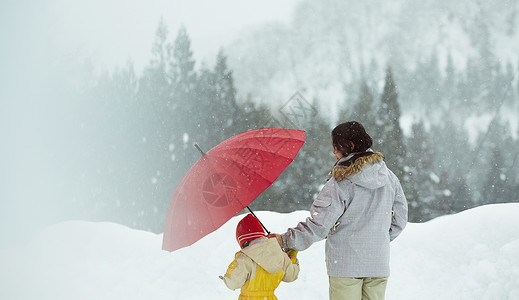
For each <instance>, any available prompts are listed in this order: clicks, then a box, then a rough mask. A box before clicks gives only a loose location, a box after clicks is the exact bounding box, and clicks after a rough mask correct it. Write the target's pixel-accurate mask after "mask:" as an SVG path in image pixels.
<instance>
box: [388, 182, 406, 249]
mask: <svg viewBox="0 0 519 300" xmlns="http://www.w3.org/2000/svg"><path fill="white" fill-rule="evenodd" d="M395 181H396V183H395V185H396V189H395V190H396V191H395V201H394V202H393V218H392V219H391V227H390V228H389V240H390V241H393V240H394V239H395V238H396V237H397V236H398V235H400V233H401V232H402V231H403V230H404V228H405V226H406V225H407V210H408V207H407V199H406V198H405V195H404V191H403V189H402V185H401V184H400V182H399V180H398V178H396V176H395Z"/></svg>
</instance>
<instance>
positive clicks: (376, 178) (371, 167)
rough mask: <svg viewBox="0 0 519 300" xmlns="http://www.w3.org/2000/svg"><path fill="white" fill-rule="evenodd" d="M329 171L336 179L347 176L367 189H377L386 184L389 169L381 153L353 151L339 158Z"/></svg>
mask: <svg viewBox="0 0 519 300" xmlns="http://www.w3.org/2000/svg"><path fill="white" fill-rule="evenodd" d="M355 156H359V157H355ZM330 173H331V175H332V176H333V177H334V178H335V179H336V180H337V181H341V180H343V179H346V178H347V179H348V180H350V181H352V182H353V183H355V184H358V185H360V186H363V187H366V188H368V189H377V188H379V187H382V186H384V185H386V184H387V182H388V173H389V170H388V168H387V167H386V164H385V163H384V156H383V155H382V153H380V152H366V153H363V155H359V153H353V154H350V155H348V156H346V157H343V158H341V159H340V160H339V161H337V163H336V164H335V166H334V167H333V169H332V171H331V172H330Z"/></svg>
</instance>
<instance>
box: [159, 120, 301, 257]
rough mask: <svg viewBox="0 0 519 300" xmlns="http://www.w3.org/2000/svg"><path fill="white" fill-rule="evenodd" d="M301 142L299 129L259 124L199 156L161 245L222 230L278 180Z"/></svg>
mask: <svg viewBox="0 0 519 300" xmlns="http://www.w3.org/2000/svg"><path fill="white" fill-rule="evenodd" d="M304 140H305V132H304V131H302V130H294V129H282V128H262V129H256V130H250V131H247V132H244V133H241V134H238V135H236V136H233V137H231V138H229V139H227V140H225V141H223V142H222V143H220V144H219V145H217V146H216V147H214V148H213V149H211V150H210V151H209V152H207V153H205V154H204V155H202V157H201V158H200V159H199V160H198V161H197V162H196V163H195V164H194V165H193V166H192V167H191V169H189V171H188V172H187V174H186V175H185V176H184V178H183V179H182V181H180V183H179V184H178V186H177V188H176V189H175V191H174V193H173V197H172V199H171V202H170V204H169V209H168V213H167V216H166V222H165V226H164V236H163V240H162V249H163V250H167V251H175V250H177V249H180V248H183V247H186V246H190V245H192V244H193V243H195V242H196V241H198V240H200V239H201V238H202V237H204V236H206V235H207V234H209V233H211V232H213V231H215V230H216V229H218V228H220V226H222V225H223V224H225V222H227V221H228V220H229V219H230V218H232V217H233V216H235V215H236V214H237V213H238V212H240V211H241V210H242V209H244V208H245V207H247V205H249V204H250V203H251V202H252V201H253V200H254V199H256V197H257V196H258V195H259V194H261V193H262V192H263V191H264V190H265V189H266V188H267V187H269V186H270V185H271V184H272V183H273V182H274V181H275V180H276V179H277V178H278V176H279V175H280V174H281V172H283V170H284V169H285V168H286V167H287V166H288V165H289V164H290V163H291V162H292V161H293V160H294V157H295V156H296V154H297V152H298V151H299V149H301V147H302V146H303V144H304Z"/></svg>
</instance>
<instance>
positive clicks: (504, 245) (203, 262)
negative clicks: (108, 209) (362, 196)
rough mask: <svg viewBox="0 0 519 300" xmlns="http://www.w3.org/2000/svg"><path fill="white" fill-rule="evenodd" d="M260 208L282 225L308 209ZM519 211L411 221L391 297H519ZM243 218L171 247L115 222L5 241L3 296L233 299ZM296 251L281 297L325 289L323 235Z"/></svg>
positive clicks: (401, 241)
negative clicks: (229, 284) (232, 274)
mask: <svg viewBox="0 0 519 300" xmlns="http://www.w3.org/2000/svg"><path fill="white" fill-rule="evenodd" d="M257 214H258V216H259V217H260V218H261V220H262V221H263V222H264V223H265V224H266V226H267V228H269V230H271V231H273V232H282V231H284V230H285V229H286V228H287V227H290V226H294V225H295V224H296V223H297V222H298V221H300V220H303V219H305V218H306V217H307V215H308V212H306V211H297V212H293V213H290V214H279V213H273V212H258V213H257ZM518 217H519V204H517V203H514V204H500V205H489V206H482V207H478V208H475V209H472V210H468V211H465V212H462V213H459V214H456V215H451V216H444V217H441V218H437V219H435V220H432V221H430V222H427V223H423V224H409V225H408V227H407V228H406V230H405V231H404V232H403V233H402V235H401V236H400V237H399V238H398V239H397V240H395V241H394V242H393V243H392V246H391V251H392V253H391V255H392V261H391V267H392V276H391V277H390V280H389V284H388V290H387V299H389V300H391V299H399V300H400V299H519V230H518V229H517V228H519V218H518ZM240 218H241V216H238V217H235V218H233V219H232V220H230V221H229V222H227V223H226V224H225V225H224V226H222V228H220V229H219V230H217V231H216V232H214V233H212V234H210V235H209V236H207V237H205V238H204V239H202V240H201V241H199V242H198V243H196V244H195V245H193V246H191V247H188V248H184V249H181V250H178V251H176V252H173V253H169V252H165V251H162V250H161V241H162V236H161V235H157V234H153V233H149V232H144V231H138V230H133V229H130V228H127V227H124V226H121V225H118V224H113V223H91V222H84V221H71V222H64V223H59V224H56V225H54V226H51V227H48V228H46V229H45V230H43V231H42V232H40V233H39V234H38V236H37V237H35V238H33V239H32V240H31V241H30V243H29V244H27V245H26V246H24V247H23V248H17V249H3V250H1V251H0V266H1V268H0V299H6V300H7V299H17V300H18V299H125V300H129V299H237V298H238V293H239V292H238V291H234V292H233V291H230V290H228V289H227V288H226V287H225V286H224V284H223V283H222V282H221V281H220V280H219V279H218V275H220V274H223V273H224V272H225V270H226V269H227V266H228V264H229V263H230V262H231V260H232V259H233V256H234V252H235V251H237V249H238V245H237V243H236V241H235V239H234V229H235V226H236V224H237V222H238V220H239V219H240ZM299 259H300V261H301V274H300V277H299V279H298V280H297V281H296V282H294V283H289V284H287V283H282V284H281V286H280V287H279V288H278V289H277V291H276V294H277V296H278V298H279V299H327V298H328V278H327V276H326V270H325V265H324V242H319V243H317V244H315V245H313V246H312V247H311V248H310V249H308V250H307V251H304V252H300V254H299Z"/></svg>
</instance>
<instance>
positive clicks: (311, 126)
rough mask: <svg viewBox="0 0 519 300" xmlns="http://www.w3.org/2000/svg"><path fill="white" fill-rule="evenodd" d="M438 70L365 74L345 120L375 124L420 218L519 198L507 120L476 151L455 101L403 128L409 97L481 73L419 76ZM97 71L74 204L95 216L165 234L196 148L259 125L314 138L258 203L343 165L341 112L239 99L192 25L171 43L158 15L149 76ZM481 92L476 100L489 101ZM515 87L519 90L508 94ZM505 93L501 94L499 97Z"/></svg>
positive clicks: (85, 113)
mask: <svg viewBox="0 0 519 300" xmlns="http://www.w3.org/2000/svg"><path fill="white" fill-rule="evenodd" d="M426 71H427V70H426ZM427 72H429V71H427ZM427 72H425V73H418V72H417V73H416V74H410V73H407V74H401V75H400V79H399V80H400V82H401V84H400V85H397V81H396V80H395V73H394V72H393V70H392V69H391V68H390V67H388V68H387V71H386V74H385V79H384V88H383V90H382V91H378V90H377V89H376V88H374V86H375V84H373V83H372V82H370V81H369V80H368V79H359V81H358V82H359V83H358V85H357V86H351V88H352V89H355V90H358V93H356V95H355V96H354V97H351V96H350V98H348V99H345V102H346V103H348V104H349V105H343V106H342V107H348V108H343V109H341V108H337V110H338V112H339V120H340V121H347V120H357V121H359V122H361V123H362V124H364V125H365V127H366V129H367V131H368V132H369V133H370V135H371V136H372V137H373V138H374V146H373V148H374V150H375V151H380V152H382V153H383V154H384V156H385V160H386V163H387V164H388V166H389V167H390V168H391V169H392V170H393V171H394V172H395V173H396V174H397V176H398V177H399V178H400V180H401V181H402V184H403V186H404V190H405V193H406V196H407V197H408V200H409V204H410V220H411V221H414V222H421V221H426V220H429V219H431V218H434V217H436V216H440V215H443V214H449V213H453V212H457V211H461V210H463V209H467V208H470V207H474V206H478V205H482V204H487V203H497V202H510V201H518V198H517V196H516V195H517V192H518V191H519V183H518V176H517V167H516V165H517V164H516V160H517V149H518V148H519V147H518V146H519V143H518V141H517V139H516V138H515V139H514V138H513V137H512V135H511V132H510V129H509V128H510V127H509V126H507V124H505V123H504V122H503V121H502V120H501V119H500V118H496V119H494V120H493V121H492V124H491V126H490V131H489V132H487V133H486V134H485V135H481V136H480V137H479V140H480V141H481V143H478V142H476V145H477V147H473V146H472V145H471V144H470V143H469V138H468V132H467V131H465V130H464V129H463V128H462V127H461V126H460V125H459V124H458V123H456V122H454V121H453V118H452V116H449V114H451V113H452V109H456V108H453V107H449V108H448V109H447V110H445V111H444V112H442V113H443V114H444V115H441V116H440V117H439V118H440V119H441V121H439V122H426V120H417V121H416V122H415V123H414V124H413V125H412V131H411V133H410V134H409V135H408V136H406V135H404V133H403V130H402V127H401V125H400V120H401V107H400V105H401V104H400V103H402V101H404V102H405V103H408V102H409V101H410V100H409V99H410V98H413V97H414V98H413V99H414V100H413V101H420V103H422V102H424V101H430V103H429V104H427V105H429V106H433V103H434V102H438V101H436V100H435V99H440V98H442V97H447V96H443V95H455V94H456V93H462V90H463V88H464V84H465V83H466V81H467V80H475V79H471V78H470V77H469V76H468V74H471V73H470V70H467V74H450V76H453V77H455V76H457V77H456V79H457V80H454V79H445V80H443V81H441V82H440V78H441V76H438V77H437V78H435V79H434V80H438V82H433V81H432V79H425V78H421V77H420V76H422V74H428V73H427ZM493 74H495V75H493V76H505V74H503V73H497V72H494V73H493ZM87 77H88V78H85V79H84V80H83V81H82V83H81V85H82V87H81V88H80V89H78V92H77V94H76V95H75V96H76V97H78V98H81V103H82V106H81V109H80V112H79V113H78V116H79V117H78V118H79V119H80V122H78V124H81V126H79V128H77V129H76V130H77V132H78V134H80V135H82V136H83V137H87V139H86V140H87V142H85V143H84V145H82V147H81V149H80V150H79V151H78V154H77V155H78V156H80V157H81V160H82V161H84V162H85V164H86V167H84V168H83V171H82V174H81V176H80V180H79V181H80V184H82V185H83V186H84V187H85V190H86V191H87V192H86V193H84V194H83V195H80V196H78V197H77V199H76V200H75V201H77V202H78V204H79V207H81V209H82V212H83V213H84V214H85V215H86V216H87V218H89V219H96V220H109V221H114V222H119V223H122V224H125V225H128V226H131V227H134V228H140V229H145V230H150V231H154V232H162V230H163V224H164V219H165V215H166V211H167V209H168V205H169V201H170V199H171V196H172V195H173V191H174V189H175V187H176V186H177V184H178V183H179V182H180V180H181V179H182V177H183V176H184V174H185V173H186V172H187V171H188V169H189V168H190V167H191V166H192V165H193V164H194V163H195V162H196V161H197V160H198V159H199V158H200V153H199V152H198V151H197V150H196V149H195V148H194V147H193V144H194V143H197V144H198V145H200V147H201V148H202V149H203V150H205V151H208V150H209V149H211V148H212V147H214V146H215V145H217V144H218V143H219V142H221V141H223V140H225V139H226V138H228V137H231V136H233V135H235V134H238V133H241V132H244V131H247V130H250V129H256V128H261V127H285V128H296V129H303V130H305V131H306V143H305V145H304V146H303V148H302V149H301V151H300V152H299V154H298V156H297V157H296V159H295V161H294V162H293V163H292V164H291V165H290V166H289V167H288V168H287V169H286V170H285V171H284V172H283V173H282V174H281V176H280V177H279V179H278V180H277V181H276V182H275V183H274V184H273V185H272V186H271V187H269V188H268V189H267V190H266V191H265V192H264V193H262V194H261V195H260V196H259V197H258V199H256V200H255V201H254V202H253V203H252V204H251V207H252V208H253V209H256V210H273V211H278V212H290V211H294V210H304V209H308V208H309V206H310V204H311V203H312V201H313V199H314V197H315V196H316V194H317V193H318V192H319V190H320V188H321V186H322V185H323V184H324V183H325V179H326V176H327V174H328V172H329V171H330V169H331V167H332V166H333V163H334V162H335V160H334V157H333V156H332V154H331V151H332V149H331V136H330V132H331V129H332V128H333V127H334V126H335V125H337V124H330V122H329V119H330V116H324V115H322V114H321V113H320V112H319V111H318V110H316V109H314V110H312V111H311V113H308V114H307V115H306V116H305V118H303V119H301V122H300V123H298V124H297V125H294V123H293V122H290V120H287V119H285V118H282V117H280V116H279V114H275V113H274V112H272V111H271V109H270V108H269V107H266V106H264V105H260V104H256V103H254V102H253V101H252V100H250V99H251V97H252V95H249V96H248V97H247V98H245V99H238V98H237V89H238V88H239V87H236V86H235V84H234V78H233V72H232V70H231V69H230V68H229V66H228V65H227V57H226V55H225V53H224V52H223V51H220V52H219V53H218V55H217V57H216V62H215V64H214V65H213V66H208V65H207V64H202V65H201V66H200V67H198V68H196V61H195V59H194V56H193V52H192V49H191V41H190V38H189V36H188V34H187V31H186V29H185V28H181V29H180V30H179V31H178V33H177V34H176V37H175V38H174V39H173V40H170V36H169V32H168V28H167V26H166V25H165V23H164V22H163V21H161V22H160V23H159V26H158V28H157V30H156V33H155V39H154V42H153V45H152V51H151V58H150V61H149V63H148V64H147V65H146V67H145V68H144V70H143V71H142V73H141V74H136V72H135V70H134V68H133V64H132V63H131V62H129V63H128V64H127V65H126V66H124V67H121V68H117V69H115V70H113V71H112V72H105V73H103V74H101V75H93V73H90V75H88V76H87ZM418 77H420V79H419V80H418V79H417V78H418ZM459 78H462V79H459ZM495 80H496V82H495V84H493V85H496V88H498V87H497V86H498V85H499V83H500V81H499V80H497V79H495ZM419 81H420V82H419ZM422 81H423V82H422ZM485 82H486V81H485ZM486 83H487V82H486ZM501 83H502V82H501ZM420 84H422V85H423V88H424V89H431V90H433V91H435V89H436V88H437V89H438V90H441V91H442V95H438V93H439V92H438V91H436V94H435V93H425V92H416V91H415V89H413V88H412V87H413V85H415V86H418V85H420ZM435 86H436V88H435ZM485 91H486V90H485ZM413 93H415V94H413ZM472 93H473V94H470V96H466V97H469V98H470V99H475V98H478V97H476V96H474V94H475V93H476V92H474V91H472ZM482 93H485V92H482ZM402 95H405V96H402ZM424 95H427V97H425V96H424ZM514 95H515V96H516V95H517V90H516V89H515V90H514V91H513V95H512V96H508V97H511V98H513V97H514ZM415 96H416V97H415ZM402 97H403V98H404V100H402ZM452 97H460V96H458V95H457V94H456V96H452ZM442 99H443V98H442ZM319 100H320V99H317V98H316V99H311V101H307V102H306V105H309V106H310V108H315V103H318V101H319ZM494 100H495V101H497V102H499V98H496V99H494ZM287 101H289V99H287ZM509 101H510V100H509ZM440 102H441V103H450V102H449V100H448V99H444V100H442V101H439V102H438V104H440V105H443V104H441V103H440ZM512 102H513V101H512ZM287 103H288V104H289V105H290V103H289V102H287ZM485 103H487V102H485ZM416 105H417V106H420V105H422V104H420V105H418V104H416ZM434 105H436V104H434ZM471 105H472V104H471ZM474 105H475V104H474ZM489 107H490V108H492V107H493V105H492V104H489ZM436 111H437V110H434V112H435V113H436Z"/></svg>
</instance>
